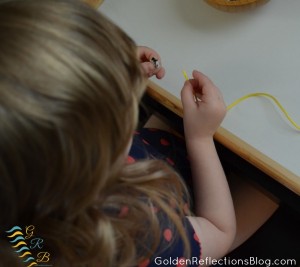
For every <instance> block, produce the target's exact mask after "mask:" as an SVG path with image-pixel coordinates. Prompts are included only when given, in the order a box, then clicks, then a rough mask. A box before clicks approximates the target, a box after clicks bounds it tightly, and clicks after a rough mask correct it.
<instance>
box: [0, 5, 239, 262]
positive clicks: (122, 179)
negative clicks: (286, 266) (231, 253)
mask: <svg viewBox="0 0 300 267" xmlns="http://www.w3.org/2000/svg"><path fill="white" fill-rule="evenodd" d="M0 17H1V20H0V39H1V42H0V62H1V64H0V121H1V128H0V142H1V149H0V151H1V158H0V205H1V209H2V216H1V217H0V229H1V238H0V240H1V241H0V242H1V243H0V244H1V249H0V254H1V256H0V261H1V266H24V265H25V266H29V264H28V262H27V263H24V262H23V261H24V259H25V258H22V257H20V254H18V253H17V248H16V247H13V244H12V243H11V242H10V240H9V238H8V235H9V234H8V232H9V230H10V229H12V228H13V227H14V226H18V227H20V228H21V229H22V231H23V233H24V235H25V231H26V229H28V226H29V225H32V226H34V229H35V232H34V234H35V236H39V237H41V238H42V239H43V240H44V242H43V250H44V251H49V253H50V254H49V257H48V260H49V261H48V263H47V264H48V265H49V264H50V265H52V266H64V267H66V266H102V267H103V266H105V267H110V266H185V264H186V265H187V266H188V265H190V266H199V265H202V266H204V265H205V262H200V258H202V259H203V260H205V259H206V257H212V258H213V259H217V258H220V257H222V256H223V255H224V254H225V253H226V252H227V251H228V249H229V248H230V246H231V244H232V242H233V239H234V237H235V228H236V224H235V215H234V209H233V204H232V199H231V195H230V191H229V188H228V185H227V181H226V178H225V175H224V172H223V169H222V166H221V164H220V161H219V158H218V155H217V153H216V150H215V146H214V142H213V135H214V133H215V131H216V129H217V128H218V127H219V125H220V123H221V121H222V119H223V118H224V116H225V112H226V107H225V104H224V101H223V98H222V95H221V93H220V91H219V90H218V89H217V87H216V86H215V85H214V84H213V83H212V82H211V81H210V80H209V78H207V77H206V76H205V75H203V74H202V73H200V72H198V71H194V72H193V74H192V77H193V78H192V79H191V80H189V81H186V82H185V84H184V86H183V89H182V103H183V108H184V127H185V138H186V144H187V149H188V154H189V159H190V162H191V170H192V176H193V191H194V203H193V205H194V213H193V215H192V213H191V212H190V211H189V210H188V205H189V204H187V203H189V196H188V191H187V189H186V186H185V185H184V183H183V181H182V179H181V178H180V176H179V175H178V174H177V173H176V172H175V171H174V170H173V168H171V167H169V165H168V164H166V163H164V162H163V161H160V160H156V159H151V160H150V159H149V160H141V161H137V162H134V163H131V164H128V163H126V158H127V153H128V150H129V147H130V144H131V140H132V136H133V134H134V130H135V127H136V124H137V119H138V105H139V101H140V99H141V96H142V95H143V93H144V90H145V87H146V80H147V77H150V76H153V75H156V77H157V78H162V77H163V76H164V69H163V68H162V67H161V66H160V57H159V55H158V54H157V53H156V52H155V51H154V50H152V49H150V48H147V47H138V49H137V47H136V45H135V44H134V42H133V41H132V40H131V39H130V38H129V37H128V36H127V35H126V34H125V33H124V32H123V31H122V30H121V29H119V28H118V27H117V26H116V25H114V24H113V23H112V22H110V21H109V20H108V19H106V18H105V17H104V16H103V15H101V14H100V13H99V12H96V11H94V10H92V9H91V8H89V7H88V6H86V5H84V4H81V3H80V2H77V1H74V0H73V1H66V0H61V1H54V0H43V1H40V0H26V1H17V0H7V1H5V2H4V3H2V4H0ZM153 58H154V59H153ZM151 60H152V61H151ZM195 92H197V94H199V95H200V96H201V101H196V102H195V99H194V93H195ZM186 215H188V216H186ZM26 227H27V228H26ZM25 241H26V240H25ZM28 242H29V241H28ZM28 242H27V243H28ZM27 243H26V244H27ZM30 244H32V243H28V244H27V245H28V248H29V249H30V253H31V254H32V255H33V258H34V261H33V260H32V261H33V262H35V264H33V262H32V265H31V266H34V265H36V264H37V263H39V262H40V263H41V262H42V260H41V258H40V257H39V256H38V255H39V254H38V253H36V251H35V250H34V248H33V245H31V246H30ZM34 255H36V257H35V256H34ZM50 255H51V257H50ZM188 260H189V261H188ZM206 264H207V263H206Z"/></svg>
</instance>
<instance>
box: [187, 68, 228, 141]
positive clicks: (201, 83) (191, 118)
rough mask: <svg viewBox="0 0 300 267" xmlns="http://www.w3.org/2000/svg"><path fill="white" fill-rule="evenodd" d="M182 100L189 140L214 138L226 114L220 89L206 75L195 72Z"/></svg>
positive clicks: (188, 82)
mask: <svg viewBox="0 0 300 267" xmlns="http://www.w3.org/2000/svg"><path fill="white" fill-rule="evenodd" d="M196 98H199V100H196ZM181 100H182V104H183V120H184V129H185V136H186V138H187V140H189V141H192V140H199V138H200V139H201V138H204V139H206V138H207V137H209V138H212V137H213V135H214V133H215V132H216V130H217V129H218V127H219V126H220V124H221V122H222V120H223V118H224V117H225V114H226V105H225V103H224V100H223V96H222V94H221V92H220V91H219V89H218V88H217V87H216V86H215V85H214V84H213V83H212V81H211V80H210V79H209V78H208V77H206V76H205V75H204V74H202V73H201V72H199V71H193V79H191V80H189V81H186V82H185V84H184V86H183V88H182V91H181Z"/></svg>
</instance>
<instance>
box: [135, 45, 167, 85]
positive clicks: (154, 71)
mask: <svg viewBox="0 0 300 267" xmlns="http://www.w3.org/2000/svg"><path fill="white" fill-rule="evenodd" d="M137 53H138V58H139V60H140V61H141V64H142V68H143V69H144V71H145V74H146V75H147V77H151V76H153V75H155V76H156V78H157V79H161V78H163V77H164V76H165V69H164V67H162V65H161V61H160V56H159V54H158V53H157V52H156V51H154V50H153V49H151V48H149V47H146V46H138V47H137Z"/></svg>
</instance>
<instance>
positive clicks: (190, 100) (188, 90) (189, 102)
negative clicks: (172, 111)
mask: <svg viewBox="0 0 300 267" xmlns="http://www.w3.org/2000/svg"><path fill="white" fill-rule="evenodd" d="M192 83H194V81H193V80H189V81H185V83H184V85H183V88H182V90H181V101H182V105H183V107H184V108H185V107H193V106H196V103H195V95H194V88H193V85H192Z"/></svg>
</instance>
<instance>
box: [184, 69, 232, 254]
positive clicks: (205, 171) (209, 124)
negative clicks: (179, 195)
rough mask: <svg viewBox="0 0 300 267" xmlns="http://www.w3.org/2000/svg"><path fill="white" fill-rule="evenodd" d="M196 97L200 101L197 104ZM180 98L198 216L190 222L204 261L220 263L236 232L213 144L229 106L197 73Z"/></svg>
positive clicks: (208, 82) (223, 177) (211, 85)
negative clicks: (208, 259) (213, 260)
mask: <svg viewBox="0 0 300 267" xmlns="http://www.w3.org/2000/svg"><path fill="white" fill-rule="evenodd" d="M195 95H198V97H199V98H200V99H201V100H199V99H198V101H196V100H195ZM181 98H182V103H183V110H184V129H185V138H186V145H187V149H188V154H189V157H190V161H191V168H192V174H193V190H194V198H195V214H196V216H197V217H189V219H190V222H191V223H192V225H193V227H194V229H195V231H196V233H197V234H198V236H199V239H200V241H201V244H202V258H205V257H209V256H210V257H212V258H215V259H217V258H220V257H222V256H224V255H225V253H226V252H227V251H228V249H229V248H230V246H231V244H232V242H233V239H234V236H235V228H236V222H235V215H234V208H233V204H232V199H231V195H230V191H229V187H228V184H227V180H226V177H225V175H224V172H223V168H222V166H221V163H220V160H219V157H218V155H217V152H216V149H215V145H214V141H213V135H214V133H215V131H216V130H217V128H218V127H219V125H220V123H221V122H222V120H223V118H224V116H225V113H226V106H225V104H224V101H223V97H222V95H221V93H220V91H219V90H218V88H217V87H216V86H215V85H214V84H213V83H212V82H211V81H210V80H209V79H208V78H207V77H206V76H205V75H203V74H202V73H200V72H198V71H194V72H193V79H192V80H189V81H187V82H185V84H184V87H183V89H182V92H181Z"/></svg>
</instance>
